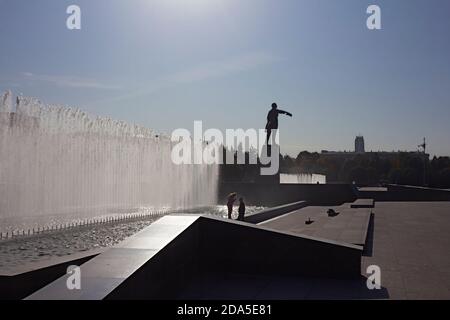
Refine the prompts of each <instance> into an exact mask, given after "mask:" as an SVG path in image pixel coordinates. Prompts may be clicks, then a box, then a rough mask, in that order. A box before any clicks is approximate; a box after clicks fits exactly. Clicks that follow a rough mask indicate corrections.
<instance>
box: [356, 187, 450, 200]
mask: <svg viewBox="0 0 450 320" xmlns="http://www.w3.org/2000/svg"><path fill="white" fill-rule="evenodd" d="M358 197H359V198H363V199H368V198H370V199H374V200H375V201H450V191H449V190H444V189H433V188H423V187H416V186H402V185H394V184H390V185H388V186H387V191H359V192H358Z"/></svg>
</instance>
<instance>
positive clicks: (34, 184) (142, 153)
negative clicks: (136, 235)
mask: <svg viewBox="0 0 450 320" xmlns="http://www.w3.org/2000/svg"><path fill="white" fill-rule="evenodd" d="M14 107H15V112H14ZM171 148H172V142H171V141H170V138H169V137H166V136H163V135H155V133H154V132H152V130H150V129H148V128H144V127H141V126H137V125H130V124H127V123H125V122H122V121H115V120H112V119H108V118H100V117H97V118H94V117H92V116H90V115H88V114H86V113H85V112H82V111H80V110H78V109H71V108H67V107H58V106H47V105H44V104H42V103H41V102H39V101H38V100H36V99H33V98H23V97H18V98H17V101H16V104H15V106H13V102H12V94H11V92H6V93H5V94H3V95H2V96H0V219H4V218H9V219H19V218H21V217H35V216H39V217H44V216H50V215H53V216H55V215H56V216H59V217H61V216H67V217H72V216H73V217H75V216H86V217H88V216H89V215H91V214H98V213H102V212H120V211H122V210H125V211H126V210H130V209H133V208H141V207H152V208H161V207H170V208H187V207H193V206H197V205H209V204H213V203H215V201H216V191H217V179H218V174H217V166H211V165H180V166H179V165H174V164H173V163H172V161H171V158H170V154H171ZM0 221H1V220H0ZM23 227H26V226H23ZM0 229H1V227H0Z"/></svg>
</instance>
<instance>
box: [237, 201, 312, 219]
mask: <svg viewBox="0 0 450 320" xmlns="http://www.w3.org/2000/svg"><path fill="white" fill-rule="evenodd" d="M307 205H308V202H306V201H298V202H294V203H288V204H285V205H282V206H278V207H272V208H268V209H265V210H261V211H260V212H258V213H256V214H253V215H251V216H248V217H245V219H244V220H245V222H249V223H255V224H257V223H261V222H263V221H267V220H269V219H273V218H276V217H279V216H281V215H283V214H285V213H288V212H291V211H294V210H298V209H301V208H304V207H306V206H307Z"/></svg>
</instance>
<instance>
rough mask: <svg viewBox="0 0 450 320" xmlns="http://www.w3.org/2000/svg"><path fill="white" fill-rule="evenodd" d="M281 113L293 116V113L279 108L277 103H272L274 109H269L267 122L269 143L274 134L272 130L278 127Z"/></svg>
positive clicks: (267, 141) (267, 142)
mask: <svg viewBox="0 0 450 320" xmlns="http://www.w3.org/2000/svg"><path fill="white" fill-rule="evenodd" d="M279 114H285V115H288V116H289V117H292V114H291V113H289V112H287V111H283V110H279V109H278V106H277V104H276V103H272V110H270V111H269V113H268V114H267V124H266V132H267V139H266V144H269V139H270V135H271V134H272V130H276V129H278V115H279Z"/></svg>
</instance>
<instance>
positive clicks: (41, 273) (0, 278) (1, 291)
mask: <svg viewBox="0 0 450 320" xmlns="http://www.w3.org/2000/svg"><path fill="white" fill-rule="evenodd" d="M95 256H97V254H93V255H88V256H85V257H82V258H78V259H74V260H70V261H65V262H62V263H57V264H54V265H49V266H47V267H43V268H39V269H36V270H32V271H28V272H24V273H21V274H17V275H0V300H19V299H23V298H25V297H27V296H28V295H30V294H32V293H33V292H35V291H36V290H38V289H40V288H42V287H44V286H45V285H47V284H48V283H50V282H52V281H55V280H56V279H58V278H59V277H61V276H63V275H64V274H66V271H67V267H68V266H70V265H81V264H83V263H85V262H86V261H88V260H90V259H92V258H93V257H95Z"/></svg>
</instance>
